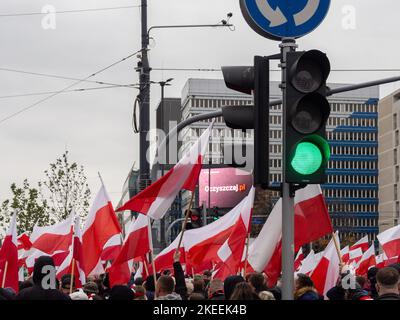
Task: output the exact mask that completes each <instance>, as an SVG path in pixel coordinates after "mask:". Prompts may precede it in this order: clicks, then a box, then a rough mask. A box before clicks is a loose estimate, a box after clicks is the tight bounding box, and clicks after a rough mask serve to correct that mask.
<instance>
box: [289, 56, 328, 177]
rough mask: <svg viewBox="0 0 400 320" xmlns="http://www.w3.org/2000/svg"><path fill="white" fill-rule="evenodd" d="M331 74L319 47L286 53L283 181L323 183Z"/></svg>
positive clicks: (326, 162) (326, 150) (325, 57)
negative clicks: (329, 79) (328, 92)
mask: <svg viewBox="0 0 400 320" xmlns="http://www.w3.org/2000/svg"><path fill="white" fill-rule="evenodd" d="M329 73H330V62H329V60H328V58H327V56H326V55H325V54H324V53H322V52H321V51H318V50H310V51H306V52H289V53H287V55H286V75H285V76H286V86H285V89H284V90H285V94H284V97H285V98H284V99H285V101H284V112H285V115H284V116H285V120H286V126H285V127H284V128H283V130H284V136H283V139H284V140H283V141H284V148H285V153H284V155H285V159H284V170H285V182H287V183H296V184H320V183H324V182H326V173H325V170H326V167H327V164H328V161H329V158H330V147H329V144H328V141H327V139H326V123H327V121H328V118H329V114H330V105H329V102H328V100H327V85H326V80H327V78H328V76H329Z"/></svg>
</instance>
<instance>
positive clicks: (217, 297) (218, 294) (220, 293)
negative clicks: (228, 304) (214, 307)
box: [208, 290, 225, 301]
mask: <svg viewBox="0 0 400 320" xmlns="http://www.w3.org/2000/svg"><path fill="white" fill-rule="evenodd" d="M208 300H216V301H218V300H225V295H224V292H223V291H222V290H221V291H216V292H214V293H213V294H211V295H210V296H209V297H208Z"/></svg>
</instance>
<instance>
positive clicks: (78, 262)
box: [56, 216, 86, 289]
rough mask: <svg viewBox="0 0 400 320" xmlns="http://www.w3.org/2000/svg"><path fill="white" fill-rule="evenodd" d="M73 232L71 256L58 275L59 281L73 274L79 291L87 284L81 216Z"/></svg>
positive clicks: (77, 218) (61, 266)
mask: <svg viewBox="0 0 400 320" xmlns="http://www.w3.org/2000/svg"><path fill="white" fill-rule="evenodd" d="M73 231H74V234H73V241H72V244H71V246H70V250H69V254H68V256H67V258H66V259H65V260H64V262H63V263H62V264H61V265H60V267H59V268H58V270H57V274H56V275H57V278H58V279H61V277H62V276H63V275H65V274H71V275H72V274H73V275H74V283H75V288H77V289H79V288H82V287H83V285H84V284H85V282H86V276H85V272H84V261H83V258H84V256H83V250H82V233H81V227H80V219H79V216H77V217H76V219H75V224H74V227H73Z"/></svg>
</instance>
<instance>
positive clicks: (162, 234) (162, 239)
mask: <svg viewBox="0 0 400 320" xmlns="http://www.w3.org/2000/svg"><path fill="white" fill-rule="evenodd" d="M172 80H174V78H169V79H167V80H165V81H158V82H155V81H150V83H151V84H158V85H160V87H161V103H160V108H161V110H160V118H161V123H160V124H161V127H162V128H161V129H163V130H167V124H166V123H165V119H164V90H165V86H170V85H171V81H172ZM157 129H158V128H157ZM168 150H169V148H168ZM167 154H168V153H166V155H167ZM163 159H165V160H166V161H168V162H169V157H168V156H166V157H163ZM164 165H165V164H164V163H160V166H161V176H163V175H164ZM165 219H166V217H164V219H161V220H160V242H161V247H162V248H165V247H166V238H165V234H166V232H165Z"/></svg>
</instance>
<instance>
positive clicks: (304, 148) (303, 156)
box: [291, 142, 323, 176]
mask: <svg viewBox="0 0 400 320" xmlns="http://www.w3.org/2000/svg"><path fill="white" fill-rule="evenodd" d="M322 160H323V157H322V152H321V150H320V149H319V148H318V147H317V146H316V145H315V144H314V143H311V142H300V143H299V144H298V145H297V147H296V151H295V153H294V157H293V159H292V162H291V165H292V167H293V169H294V170H295V171H296V172H297V173H299V174H301V175H304V176H306V175H310V174H313V173H314V172H316V171H317V170H318V169H319V168H320V167H321V165H322Z"/></svg>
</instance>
